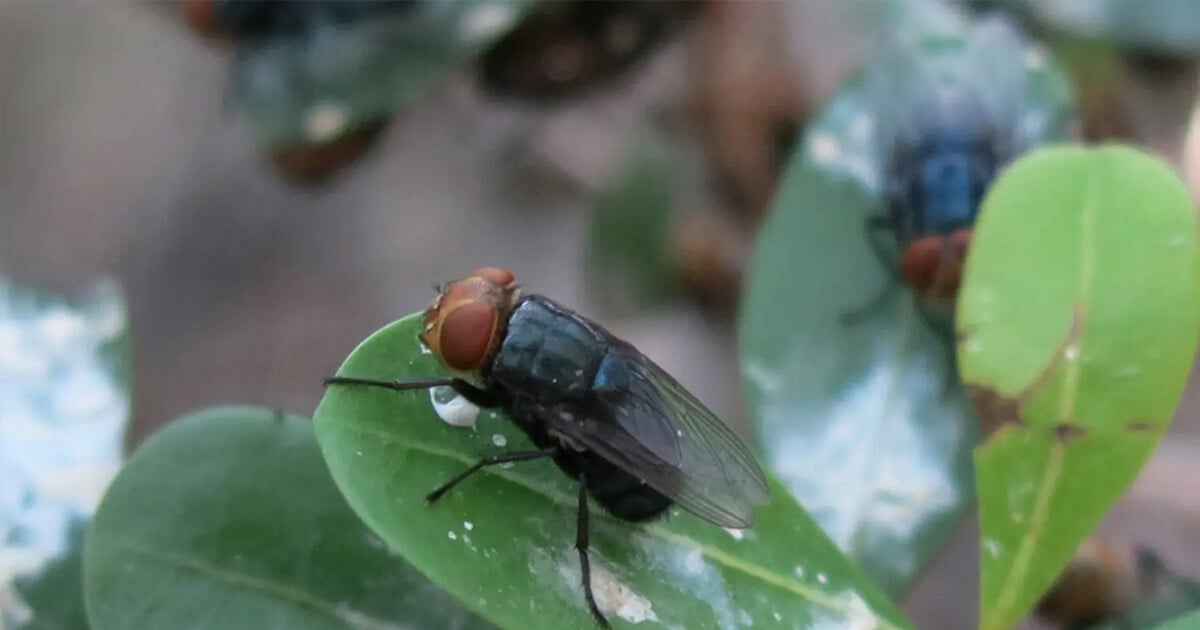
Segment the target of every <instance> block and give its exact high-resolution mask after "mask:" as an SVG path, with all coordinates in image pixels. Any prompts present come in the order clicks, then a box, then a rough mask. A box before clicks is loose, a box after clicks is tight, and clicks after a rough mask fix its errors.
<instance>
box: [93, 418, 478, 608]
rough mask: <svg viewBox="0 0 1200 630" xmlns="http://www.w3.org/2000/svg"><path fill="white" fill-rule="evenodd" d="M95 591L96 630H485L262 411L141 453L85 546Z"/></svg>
mask: <svg viewBox="0 0 1200 630" xmlns="http://www.w3.org/2000/svg"><path fill="white" fill-rule="evenodd" d="M84 589H85V592H86V595H87V611H88V618H89V620H90V621H91V624H92V627H93V628H95V629H96V630H109V629H116V628H130V629H138V630H141V629H144V628H222V629H227V630H237V629H239V628H246V629H259V628H296V629H319V628H331V629H332V628H363V629H371V630H383V629H389V628H396V629H398V628H428V629H430V630H432V629H439V630H440V629H442V628H484V627H487V625H486V624H484V623H482V622H481V621H479V620H478V619H477V618H476V617H474V616H473V615H471V614H470V613H468V612H467V611H466V610H465V609H463V608H462V607H460V606H459V605H458V604H457V603H456V602H455V601H454V600H453V599H451V598H450V597H449V596H447V595H446V594H445V593H444V592H442V591H440V590H439V589H438V588H437V587H435V586H433V585H432V584H430V583H429V581H428V580H426V579H424V578H423V577H422V576H421V575H420V574H419V573H417V572H416V571H415V570H414V569H413V568H412V567H410V566H408V565H406V564H405V563H404V562H402V561H401V560H400V559H398V558H396V557H395V556H393V555H391V554H389V553H388V552H387V549H386V546H385V545H384V544H383V542H382V541H381V540H379V538H378V537H376V536H375V535H374V534H372V533H371V532H370V531H369V530H368V529H367V528H366V526H364V525H363V524H362V523H361V521H359V520H358V518H357V517H356V516H355V515H354V513H353V512H352V511H350V509H349V507H347V506H346V502H345V500H344V499H343V498H342V496H341V495H340V494H339V493H338V491H337V488H336V487H334V485H333V482H332V481H331V480H330V478H329V471H328V469H326V468H325V466H324V463H323V462H322V461H321V453H320V450H319V449H318V447H317V444H316V441H315V440H314V439H313V436H312V430H311V427H310V425H309V424H308V423H307V422H306V421H304V420H302V419H300V418H296V417H293V416H284V415H282V414H277V413H276V412H274V411H271V410H268V409H261V408H254V407H215V408H211V409H208V410H205V411H201V412H198V413H195V414H192V415H189V416H186V417H184V418H182V419H180V420H178V421H176V422H174V423H172V424H170V425H168V426H167V427H166V428H164V429H162V430H161V431H160V432H159V433H157V434H155V435H154V436H152V437H151V438H150V439H149V440H147V441H146V442H145V444H143V445H142V447H141V448H139V449H138V451H137V452H136V453H135V454H134V455H133V457H132V458H131V459H130V461H129V463H128V464H127V465H126V466H125V468H124V469H123V470H122V471H121V474H120V475H119V476H118V477H117V479H116V480H115V481H114V482H113V484H112V486H111V487H110V488H109V490H108V493H107V494H106V495H105V497H104V501H103V502H102V503H101V505H100V509H99V510H98V511H97V513H96V516H95V519H94V520H93V522H92V527H91V529H90V530H89V532H88V536H87V540H86V545H85V550H84Z"/></svg>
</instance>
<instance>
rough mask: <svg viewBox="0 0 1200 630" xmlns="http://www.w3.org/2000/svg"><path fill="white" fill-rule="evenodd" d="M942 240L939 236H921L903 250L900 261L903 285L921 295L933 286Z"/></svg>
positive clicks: (939, 260)
mask: <svg viewBox="0 0 1200 630" xmlns="http://www.w3.org/2000/svg"><path fill="white" fill-rule="evenodd" d="M941 256H942V238H941V237H940V236H923V237H921V238H919V239H917V240H915V241H913V242H912V243H911V244H909V246H908V249H905V250H904V256H903V258H901V259H900V277H901V278H902V279H903V280H904V282H905V284H907V285H909V286H910V287H912V288H913V289H915V290H916V291H917V292H918V293H923V292H924V291H925V290H926V289H928V288H929V287H930V285H932V284H933V281H934V278H935V277H936V276H937V271H938V266H939V265H940V263H941Z"/></svg>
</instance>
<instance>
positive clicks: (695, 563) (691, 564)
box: [683, 547, 705, 575]
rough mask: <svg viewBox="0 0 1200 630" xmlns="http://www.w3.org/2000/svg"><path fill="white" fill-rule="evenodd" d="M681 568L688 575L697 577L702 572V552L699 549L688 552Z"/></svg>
mask: <svg viewBox="0 0 1200 630" xmlns="http://www.w3.org/2000/svg"><path fill="white" fill-rule="evenodd" d="M683 566H684V568H686V569H687V572H688V573H691V574H692V575H699V574H700V573H701V572H703V571H704V566H705V565H704V552H703V551H701V550H700V548H699V547H697V548H695V549H693V550H691V551H689V552H688V555H687V557H686V558H684V560H683Z"/></svg>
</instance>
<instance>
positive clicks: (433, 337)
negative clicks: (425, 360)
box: [420, 267, 521, 385]
mask: <svg viewBox="0 0 1200 630" xmlns="http://www.w3.org/2000/svg"><path fill="white" fill-rule="evenodd" d="M520 295H521V290H520V287H519V286H518V285H517V284H516V279H515V277H514V276H513V274H512V272H510V271H508V270H506V269H498V268H495V267H485V268H482V269H478V270H476V271H475V272H474V273H472V274H471V275H469V276H467V277H466V278H464V279H462V280H458V281H455V282H451V283H450V284H448V285H446V286H445V287H443V288H442V289H441V290H440V291H439V293H438V296H437V298H436V299H435V300H434V301H433V302H432V303H431V304H430V305H429V307H428V308H426V309H425V318H424V322H425V327H424V328H423V329H422V331H421V335H420V337H421V341H422V342H423V343H424V344H425V345H426V346H428V347H429V349H430V350H431V351H432V352H433V355H434V356H436V357H437V358H438V360H439V361H441V363H442V365H444V366H445V367H446V369H447V370H448V371H449V372H450V373H451V374H453V375H454V376H456V377H458V378H461V379H463V380H466V381H468V382H470V383H472V384H475V385H482V384H483V381H484V380H486V374H485V373H486V371H487V366H488V364H489V363H490V362H491V359H492V357H493V356H495V355H496V353H497V352H498V351H499V348H500V345H501V343H502V341H503V340H504V336H505V334H506V332H507V329H508V320H509V318H510V316H511V315H512V312H513V309H514V308H515V307H516V304H517V303H518V302H519V301H520Z"/></svg>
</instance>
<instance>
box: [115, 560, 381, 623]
mask: <svg viewBox="0 0 1200 630" xmlns="http://www.w3.org/2000/svg"><path fill="white" fill-rule="evenodd" d="M113 542H114V545H113V546H114V547H116V549H117V550H124V551H129V552H132V553H134V554H136V555H140V556H143V557H146V558H149V559H150V560H153V561H157V562H160V563H162V564H166V565H169V566H173V567H177V568H182V569H187V570H191V571H195V572H197V573H201V574H203V575H207V576H209V577H212V578H215V579H217V580H218V581H222V582H225V583H227V584H230V585H234V586H239V587H245V588H247V589H249V590H251V591H255V592H258V593H262V594H265V595H268V596H270V597H272V598H274V599H277V600H280V601H283V602H285V603H287V604H291V605H295V606H297V607H299V608H304V609H307V610H310V611H312V612H315V613H318V614H320V615H322V616H325V617H327V618H329V619H330V620H333V621H335V622H337V623H338V624H340V625H344V626H347V627H351V628H360V629H362V630H402V629H403V628H404V626H400V625H396V624H393V623H388V622H386V621H383V620H381V619H376V618H373V617H371V616H369V615H367V614H366V613H363V612H361V611H357V610H355V611H353V614H347V612H348V611H342V610H341V609H339V607H338V606H335V605H334V604H332V603H331V602H328V601H326V600H324V599H321V598H320V597H316V596H315V595H312V594H311V593H308V592H306V591H303V590H300V589H298V588H295V587H293V586H290V585H288V584H284V583H280V582H274V581H272V580H268V579H265V578H262V577H259V576H255V575H250V574H248V573H242V572H238V571H232V570H230V569H226V568H224V567H221V566H218V565H215V564H213V563H211V562H206V561H204V560H201V559H199V558H196V557H193V556H187V555H183V554H178V553H172V552H170V551H166V550H164V549H156V548H153V547H149V546H146V545H143V544H140V543H138V542H134V541H132V540H129V539H127V538H114V539H113Z"/></svg>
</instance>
